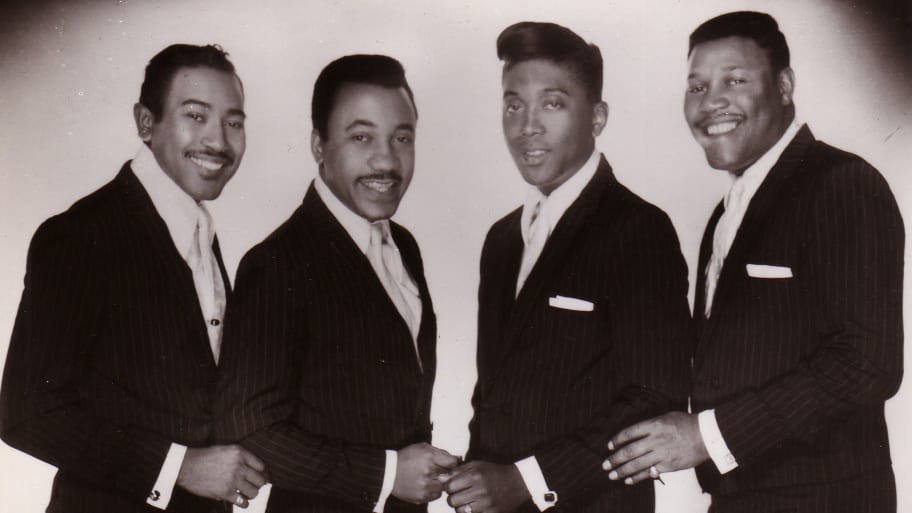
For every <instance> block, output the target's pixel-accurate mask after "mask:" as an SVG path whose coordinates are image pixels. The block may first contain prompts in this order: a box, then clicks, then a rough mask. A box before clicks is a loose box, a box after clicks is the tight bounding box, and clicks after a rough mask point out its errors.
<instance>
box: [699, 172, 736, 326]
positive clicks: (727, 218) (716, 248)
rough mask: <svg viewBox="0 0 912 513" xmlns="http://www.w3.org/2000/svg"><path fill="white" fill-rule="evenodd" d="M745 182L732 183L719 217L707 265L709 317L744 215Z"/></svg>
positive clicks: (707, 307) (707, 311) (707, 308)
mask: <svg viewBox="0 0 912 513" xmlns="http://www.w3.org/2000/svg"><path fill="white" fill-rule="evenodd" d="M743 200H744V184H743V182H741V181H740V180H739V181H736V182H735V183H734V184H732V187H731V189H729V191H728V194H726V195H725V201H724V203H723V205H724V207H725V212H723V213H722V216H721V217H719V222H718V223H717V224H716V231H715V232H714V233H713V252H712V257H710V259H709V264H708V265H707V266H706V308H705V309H704V314H705V315H706V317H707V318H709V313H710V312H711V311H712V304H713V297H714V296H715V294H716V286H718V284H719V276H720V275H721V274H722V264H723V263H724V262H725V257H727V256H728V252H729V250H730V249H731V246H732V243H733V242H734V240H735V235H736V234H737V233H738V227H739V225H740V224H741V223H740V219H741V218H742V217H743V209H744V205H742V202H743Z"/></svg>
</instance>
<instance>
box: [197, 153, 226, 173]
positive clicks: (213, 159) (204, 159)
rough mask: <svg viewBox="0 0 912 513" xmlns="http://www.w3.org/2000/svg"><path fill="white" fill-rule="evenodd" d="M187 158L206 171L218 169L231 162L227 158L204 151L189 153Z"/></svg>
mask: <svg viewBox="0 0 912 513" xmlns="http://www.w3.org/2000/svg"><path fill="white" fill-rule="evenodd" d="M187 158H189V159H190V162H193V163H194V164H196V165H197V166H199V167H201V168H203V169H205V170H207V171H219V170H221V169H222V168H224V167H227V166H228V165H229V164H230V163H231V159H229V158H226V157H222V156H218V155H209V154H205V153H191V154H189V155H187Z"/></svg>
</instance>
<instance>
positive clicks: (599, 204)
mask: <svg viewBox="0 0 912 513" xmlns="http://www.w3.org/2000/svg"><path fill="white" fill-rule="evenodd" d="M521 211H522V209H518V210H516V211H514V212H512V213H511V214H509V215H508V216H506V217H505V218H503V219H502V220H500V221H498V222H497V223H496V224H495V225H494V226H493V227H492V228H491V230H490V231H489V232H488V236H487V240H486V241H485V245H484V249H483V251H482V256H481V284H480V288H479V294H478V297H479V315H478V384H477V386H476V388H475V394H474V397H473V406H474V408H475V416H474V419H473V420H472V423H471V425H470V430H471V443H470V450H469V455H468V457H469V458H471V459H479V460H486V461H493V462H495V463H501V464H507V463H513V462H515V461H517V460H520V459H522V458H525V457H527V456H530V455H535V457H536V458H537V460H538V463H539V465H540V466H541V468H542V472H543V474H544V477H545V480H546V482H547V483H548V485H549V486H550V487H551V489H552V490H554V491H556V492H557V493H558V499H559V501H558V507H557V508H556V511H587V512H589V511H592V512H595V511H611V512H624V511H631V512H646V511H649V512H652V511H653V501H654V499H653V485H652V483H651V482H648V481H647V482H646V483H645V484H643V485H640V486H635V487H628V486H625V485H623V484H619V483H616V482H612V481H609V480H608V473H607V472H604V471H603V470H602V469H601V463H602V459H603V458H604V457H605V456H607V450H606V444H607V442H608V439H609V438H610V437H611V436H612V435H614V434H615V433H616V432H617V431H619V430H620V429H623V428H625V427H627V426H629V425H631V424H633V423H635V422H638V421H640V420H644V419H647V418H650V417H653V416H655V415H658V414H661V413H664V412H666V411H669V410H672V409H683V408H685V407H686V398H687V392H688V381H687V377H688V368H689V362H688V355H689V352H690V350H691V345H692V343H691V339H690V334H691V332H692V330H691V327H690V311H689V308H688V304H687V266H686V264H685V263H684V259H683V258H682V256H681V250H680V246H679V245H678V239H677V236H676V235H675V231H674V228H673V227H672V225H671V222H670V221H669V219H668V217H667V216H666V215H665V214H664V213H663V212H662V211H661V210H659V209H658V208H656V207H654V206H653V205H650V204H649V203H646V202H645V201H643V200H642V199H640V198H639V197H637V196H636V195H634V194H633V193H632V192H630V191H629V190H628V189H627V188H625V187H624V186H623V185H621V184H620V183H618V182H617V180H616V179H615V178H614V175H613V174H612V172H611V167H610V166H609V165H608V163H607V162H606V161H605V160H604V158H603V159H602V160H601V162H600V164H599V167H598V171H597V172H596V174H595V176H594V177H593V178H592V180H591V181H590V182H589V184H588V185H586V187H585V189H584V190H583V192H582V194H581V195H580V197H579V198H577V200H576V201H575V202H574V203H573V204H572V205H571V206H570V208H569V209H568V210H567V211H566V213H565V214H564V216H563V217H562V218H561V220H560V222H559V223H558V224H557V226H556V227H555V228H554V230H553V231H552V234H551V236H550V238H549V239H548V242H547V244H546V245H545V247H544V249H543V250H542V253H541V256H540V257H539V259H538V261H537V263H536V264H535V267H534V268H533V269H532V272H531V273H530V275H529V277H528V279H527V280H526V282H525V285H524V287H523V289H522V290H521V292H520V295H519V297H517V298H516V299H515V300H514V294H515V289H516V278H517V274H518V272H519V266H520V261H521V258H522V251H523V242H522V236H521V233H520V215H521ZM557 295H561V296H569V297H574V298H579V299H583V300H587V301H590V302H592V303H593V305H594V307H593V311H591V312H580V311H571V310H564V309H559V308H554V307H551V306H549V298H551V297H554V296H557ZM523 511H537V509H536V508H535V506H534V505H533V504H532V503H531V501H530V502H528V503H527V504H526V505H525V506H524V508H523Z"/></svg>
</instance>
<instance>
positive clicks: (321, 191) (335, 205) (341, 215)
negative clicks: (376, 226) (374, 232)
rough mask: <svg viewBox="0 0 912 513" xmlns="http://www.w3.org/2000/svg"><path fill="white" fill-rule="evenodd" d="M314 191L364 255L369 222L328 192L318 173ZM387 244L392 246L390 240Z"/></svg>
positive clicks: (367, 243)
mask: <svg viewBox="0 0 912 513" xmlns="http://www.w3.org/2000/svg"><path fill="white" fill-rule="evenodd" d="M314 189H316V191H317V195H318V196H319V197H320V199H321V200H323V203H324V204H326V208H328V209H329V213H330V214H332V215H333V217H335V218H336V221H339V224H341V225H342V228H344V229H345V232H346V233H348V236H349V237H351V239H352V240H353V241H354V242H355V245H357V246H358V249H360V250H361V252H362V253H365V254H366V253H367V247H368V246H369V245H370V230H371V228H370V225H371V222H370V221H368V220H367V219H365V218H363V217H361V216H359V215H358V214H356V213H355V212H354V211H352V210H351V209H350V208H348V207H347V206H346V205H345V204H344V203H342V201H340V200H339V198H337V197H336V195H335V193H333V192H332V191H331V190H330V188H329V186H328V185H326V182H325V181H323V177H322V176H320V174H319V173H318V174H317V177H316V178H314ZM376 222H380V223H387V224H389V220H387V219H384V220H382V221H376ZM389 243H390V244H392V238H391V239H390V241H389Z"/></svg>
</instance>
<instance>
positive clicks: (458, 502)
mask: <svg viewBox="0 0 912 513" xmlns="http://www.w3.org/2000/svg"><path fill="white" fill-rule="evenodd" d="M480 498H481V493H480V492H479V491H478V489H476V488H468V489H466V490H463V491H461V492H459V493H456V494H450V496H449V497H447V504H449V505H450V506H452V507H453V508H458V507H460V506H465V505H466V504H472V509H474V510H475V511H481V510H479V509H478V507H477V506H478V504H474V503H477V502H478V500H479V499H480Z"/></svg>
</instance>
